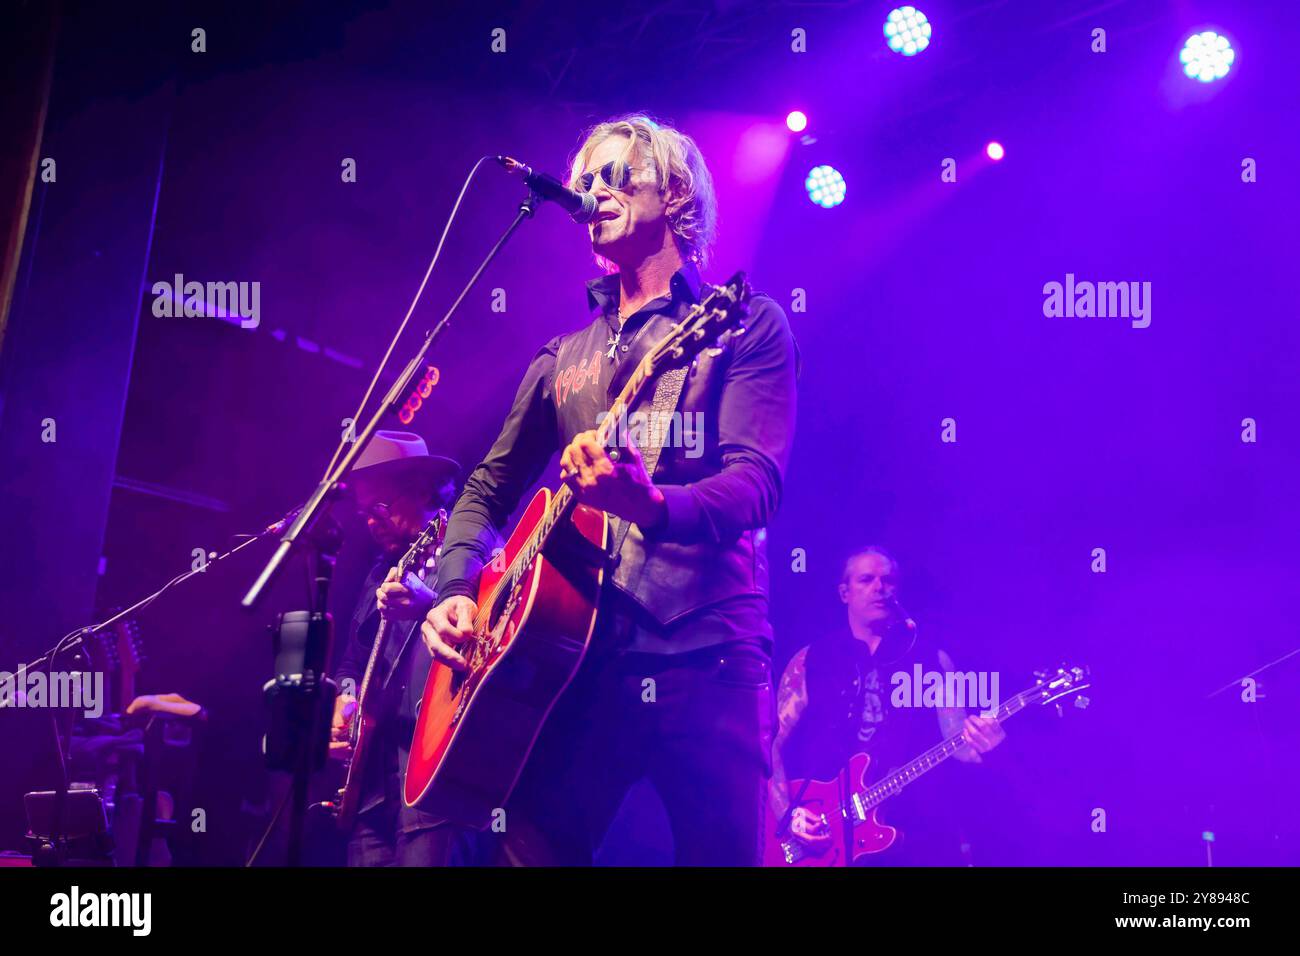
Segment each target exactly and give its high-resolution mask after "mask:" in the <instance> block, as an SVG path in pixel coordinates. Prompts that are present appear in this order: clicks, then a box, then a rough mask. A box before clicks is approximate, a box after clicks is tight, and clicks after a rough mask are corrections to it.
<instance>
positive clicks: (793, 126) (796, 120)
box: [785, 110, 808, 133]
mask: <svg viewBox="0 0 1300 956" xmlns="http://www.w3.org/2000/svg"><path fill="white" fill-rule="evenodd" d="M785 125H786V126H787V127H789V129H790V132H792V133H802V132H803V131H804V130H806V129H807V128H808V117H807V115H806V114H805V113H804V112H803V111H802V110H791V111H790V114H789V115H788V116H786V118H785Z"/></svg>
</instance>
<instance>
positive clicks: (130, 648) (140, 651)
mask: <svg viewBox="0 0 1300 956" xmlns="http://www.w3.org/2000/svg"><path fill="white" fill-rule="evenodd" d="M113 632H114V635H115V637H116V643H117V659H118V666H119V667H121V668H122V670H123V672H125V673H130V674H138V673H139V672H140V665H141V664H142V663H144V639H143V638H142V637H141V636H140V622H139V621H137V620H136V619H135V618H133V617H126V618H123V619H122V620H120V621H118V622H117V623H116V624H114V625H113Z"/></svg>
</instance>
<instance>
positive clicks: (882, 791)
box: [857, 687, 1043, 810]
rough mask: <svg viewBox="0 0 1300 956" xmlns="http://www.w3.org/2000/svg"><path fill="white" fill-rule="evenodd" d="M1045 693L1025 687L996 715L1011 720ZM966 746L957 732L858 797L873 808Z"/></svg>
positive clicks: (865, 806) (865, 805)
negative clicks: (1024, 689)
mask: <svg viewBox="0 0 1300 956" xmlns="http://www.w3.org/2000/svg"><path fill="white" fill-rule="evenodd" d="M1042 695H1043V689H1042V688H1041V687H1033V688H1030V689H1029V690H1026V691H1021V692H1020V693H1019V694H1017V695H1016V696H1015V697H1012V698H1011V699H1010V700H1008V701H1007V702H1006V703H1004V704H1003V705H1002V706H1001V707H999V708H998V709H997V713H996V715H995V716H996V718H997V720H998V721H999V722H1001V721H1004V720H1007V719H1009V718H1010V717H1013V716H1014V715H1016V714H1018V713H1020V711H1022V710H1024V709H1025V708H1026V707H1028V706H1029V704H1030V703H1032V702H1033V701H1034V700H1035V699H1036V698H1039V697H1041V696H1042ZM965 746H967V743H966V739H965V738H964V737H963V736H962V735H961V734H954V735H953V736H951V737H949V738H948V739H947V740H945V741H943V743H940V744H936V745H935V746H934V747H931V748H930V749H929V750H927V751H926V752H925V753H923V754H921V756H919V757H917V758H916V759H915V760H913V761H912V762H911V763H909V764H907V765H906V766H905V767H901V768H899V769H898V770H895V771H894V772H893V773H891V774H889V776H887V777H884V778H882V779H880V780H877V781H876V782H875V783H873V784H872V785H871V786H869V787H867V789H866V790H863V791H861V792H859V793H858V794H857V797H858V799H859V800H861V801H862V803H863V805H864V808H865V809H868V810H870V809H871V808H872V807H875V806H878V805H880V804H881V803H883V802H884V801H885V800H888V799H889V798H890V797H892V796H894V795H895V794H896V793H899V792H900V791H902V790H903V788H904V787H906V786H907V785H908V784H911V783H914V782H915V781H917V780H919V779H920V778H921V777H923V776H924V775H925V774H927V773H929V772H930V771H931V770H933V769H934V768H935V767H937V766H939V764H941V763H943V762H944V761H945V760H947V759H948V758H949V757H951V756H953V755H954V754H955V753H957V751H958V750H960V749H961V748H962V747H965Z"/></svg>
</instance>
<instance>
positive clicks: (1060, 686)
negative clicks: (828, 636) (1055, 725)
mask: <svg viewBox="0 0 1300 956" xmlns="http://www.w3.org/2000/svg"><path fill="white" fill-rule="evenodd" d="M1035 677H1037V681H1036V682H1035V684H1034V686H1033V687H1030V688H1029V689H1028V690H1023V691H1021V692H1020V693H1019V694H1016V696H1015V697H1012V698H1011V699H1010V700H1008V701H1006V702H1005V703H1003V704H1002V705H1001V706H1000V707H999V708H998V709H997V713H996V717H997V719H998V720H999V721H1003V720H1007V719H1008V718H1010V717H1012V716H1014V715H1015V714H1018V713H1020V711H1022V710H1024V709H1025V708H1026V707H1030V706H1032V705H1040V706H1042V705H1046V704H1052V703H1056V702H1057V701H1059V700H1061V699H1062V698H1065V697H1071V696H1074V695H1075V694H1078V693H1080V692H1081V691H1083V690H1085V689H1087V688H1088V687H1089V686H1091V685H1090V684H1088V683H1087V680H1088V668H1087V667H1069V666H1067V665H1062V666H1061V667H1059V668H1057V669H1056V671H1055V672H1045V671H1036V672H1035ZM1087 700H1088V699H1087V698H1086V697H1078V698H1076V700H1075V704H1076V705H1077V706H1087ZM965 746H967V743H966V739H965V738H964V737H963V736H962V735H961V734H955V735H954V736H952V737H949V738H948V739H947V740H945V741H943V742H942V743H940V744H937V745H935V746H934V747H931V748H930V749H929V750H927V751H926V752H925V753H923V754H921V756H919V757H917V758H916V759H915V760H913V761H912V762H911V763H909V764H907V765H905V766H903V767H901V768H899V769H897V770H895V771H894V772H893V773H890V774H888V775H887V776H885V777H883V778H882V779H880V780H877V781H875V782H874V783H870V784H869V783H867V772H868V770H869V769H870V767H871V757H870V756H868V755H867V754H857V755H855V756H854V757H852V758H851V759H850V760H849V765H848V770H847V786H846V785H845V784H844V783H842V782H841V781H840V780H792V781H790V784H789V791H788V792H789V793H790V795H791V801H792V803H793V805H794V806H797V807H803V808H804V809H805V810H807V811H808V812H809V813H811V814H812V815H813V816H814V817H816V818H817V819H818V820H820V821H821V824H822V826H823V827H825V828H827V831H828V832H830V833H831V834H832V839H831V840H830V841H829V842H828V843H827V844H825V845H819V846H814V845H810V844H808V843H805V842H803V841H802V840H800V839H799V838H798V837H797V836H795V835H794V834H792V833H791V832H790V828H789V820H790V812H789V811H787V812H786V813H785V814H784V816H783V817H782V819H781V820H780V821H777V820H776V819H773V818H771V817H770V816H769V821H768V824H767V830H766V833H767V839H766V840H765V841H764V851H763V865H764V866H853V865H855V864H858V863H861V862H865V861H866V860H867V858H868V857H870V856H871V855H873V854H876V853H880V852H882V851H884V850H887V849H889V847H890V846H892V845H893V843H894V841H895V840H896V839H898V830H897V829H896V828H894V827H891V826H887V825H886V824H884V823H881V822H880V819H879V817H878V816H877V814H878V813H879V807H880V805H881V804H882V803H884V802H885V801H886V800H888V799H889V798H890V797H892V796H894V795H896V794H898V793H900V792H902V790H903V788H904V787H907V786H908V785H909V784H912V783H915V782H916V781H917V780H919V779H921V777H922V776H923V775H925V774H927V773H929V772H930V771H931V770H933V769H934V768H935V767H937V766H939V764H941V763H943V762H944V761H945V760H947V759H948V758H949V757H951V756H952V755H953V754H955V753H957V751H959V750H960V749H961V748H963V747H965ZM845 791H847V793H846V792H845Z"/></svg>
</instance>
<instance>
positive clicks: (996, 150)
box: [984, 140, 1007, 162]
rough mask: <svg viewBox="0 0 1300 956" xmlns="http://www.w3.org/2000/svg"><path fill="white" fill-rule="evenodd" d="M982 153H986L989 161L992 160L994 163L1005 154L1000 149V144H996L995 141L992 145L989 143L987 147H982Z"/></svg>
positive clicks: (1003, 150)
mask: <svg viewBox="0 0 1300 956" xmlns="http://www.w3.org/2000/svg"><path fill="white" fill-rule="evenodd" d="M984 152H986V153H988V155H989V159H991V160H993V161H994V162H996V161H997V160H999V159H1001V158H1002V157H1003V156H1005V155H1006V154H1007V151H1006V150H1005V149H1003V148H1002V144H1001V143H999V142H997V141H996V140H995V141H994V142H992V143H989V144H988V146H986V147H984Z"/></svg>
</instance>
